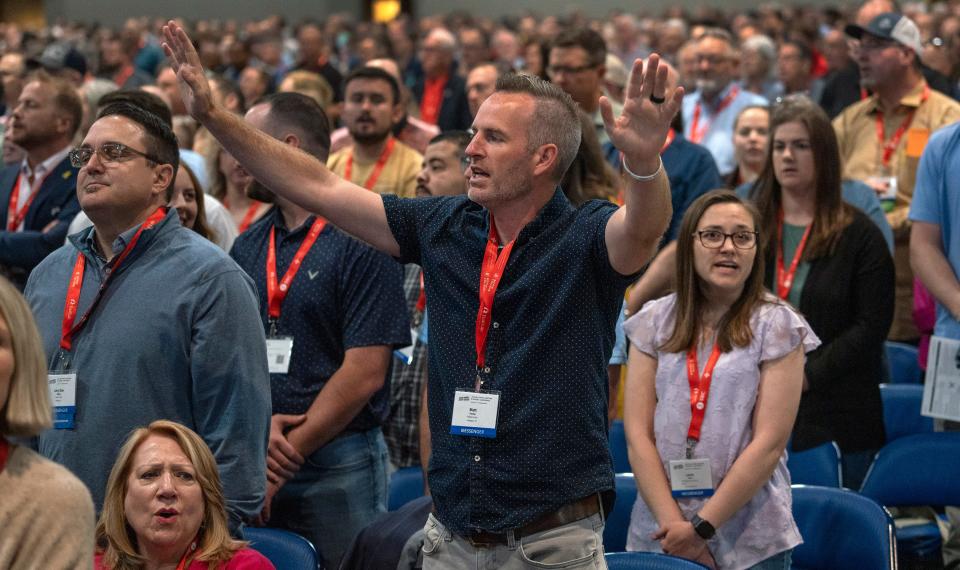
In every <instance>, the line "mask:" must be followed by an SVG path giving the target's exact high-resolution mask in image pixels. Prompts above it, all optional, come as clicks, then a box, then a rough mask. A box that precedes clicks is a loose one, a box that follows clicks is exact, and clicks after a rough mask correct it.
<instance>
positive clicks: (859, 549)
mask: <svg viewBox="0 0 960 570" xmlns="http://www.w3.org/2000/svg"><path fill="white" fill-rule="evenodd" d="M791 490H792V491H793V518H794V520H795V521H796V522H797V526H798V527H799V528H800V535H801V536H802V537H803V544H801V545H800V546H798V547H797V548H796V549H794V551H793V568H794V570H801V569H806V570H814V569H816V570H840V569H844V570H846V569H849V568H850V567H851V563H852V562H854V561H856V567H857V568H871V569H876V570H881V569H884V570H887V569H890V570H892V569H893V568H896V559H897V554H896V542H895V540H894V537H893V532H894V529H893V519H892V518H891V517H890V513H888V512H887V510H886V509H885V508H883V507H882V506H880V505H879V504H877V503H876V502H875V501H873V500H871V499H869V498H867V497H864V496H862V495H858V494H857V493H854V492H853V491H848V490H846V489H833V488H829V487H815V486H807V485H794V486H793V487H791Z"/></svg>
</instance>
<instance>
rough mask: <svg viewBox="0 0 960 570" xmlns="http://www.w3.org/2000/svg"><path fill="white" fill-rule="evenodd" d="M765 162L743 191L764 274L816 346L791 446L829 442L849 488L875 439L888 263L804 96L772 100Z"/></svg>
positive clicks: (828, 128)
mask: <svg viewBox="0 0 960 570" xmlns="http://www.w3.org/2000/svg"><path fill="white" fill-rule="evenodd" d="M770 132H771V144H770V149H769V150H768V155H767V163H766V166H765V167H764V170H763V172H762V173H761V174H760V177H759V178H758V179H757V182H756V184H754V186H753V188H752V189H751V191H750V197H751V199H752V200H753V201H754V202H755V203H756V205H757V208H758V209H759V211H760V216H761V220H762V222H761V224H762V225H763V227H766V228H770V229H771V231H770V232H769V233H768V235H767V236H766V238H765V241H766V245H767V259H766V261H767V263H768V265H767V272H766V279H765V282H766V284H767V286H768V287H769V288H770V289H771V290H772V291H773V292H774V293H776V294H777V296H779V297H781V298H783V299H786V300H788V301H789V302H790V303H791V304H792V305H793V306H795V307H797V308H799V309H800V312H802V313H803V314H804V316H805V317H806V318H807V320H808V321H809V322H810V325H811V326H812V327H813V330H814V331H815V332H816V333H817V336H819V337H820V339H821V340H822V341H823V345H822V346H821V347H820V348H819V349H818V350H816V351H814V352H812V353H811V354H810V357H809V359H808V360H807V364H806V366H805V368H804V394H803V399H802V400H801V402H800V412H799V414H798V416H797V421H796V426H795V427H794V433H793V442H792V448H793V449H794V450H796V451H801V450H804V449H808V448H810V447H814V446H817V445H820V444H821V443H824V442H827V441H831V440H832V441H836V442H837V443H838V444H839V446H840V450H841V452H842V467H843V484H844V486H845V487H849V488H851V489H858V488H859V487H860V482H861V481H862V480H863V477H864V475H866V471H867V468H868V467H869V466H870V462H871V461H872V460H873V456H874V454H875V453H876V451H877V450H878V449H879V448H880V447H881V446H882V445H883V442H884V439H885V434H884V430H883V407H882V403H881V400H880V388H879V385H878V382H879V378H881V366H882V365H883V343H884V340H885V339H886V336H887V331H888V330H889V329H890V323H891V322H892V319H893V304H894V269H893V260H892V258H891V257H890V253H889V250H888V249H887V245H886V242H885V241H884V239H883V235H882V234H881V233H880V230H879V229H878V228H877V226H876V225H875V224H874V223H872V222H871V221H870V220H869V218H867V217H866V215H865V214H863V213H862V212H861V211H860V210H857V209H856V208H853V207H851V206H850V205H848V204H846V203H844V201H843V199H842V195H841V178H840V176H841V162H840V153H839V150H838V144H837V137H836V135H835V133H834V130H833V127H832V125H831V124H830V119H829V118H828V117H827V115H826V113H824V112H823V110H822V109H821V108H820V107H819V106H817V105H816V104H815V103H813V102H812V101H811V100H810V99H809V98H807V97H804V96H793V97H787V98H786V99H784V100H783V101H782V102H781V103H780V104H779V105H777V106H776V107H774V109H773V114H772V116H771V122H770Z"/></svg>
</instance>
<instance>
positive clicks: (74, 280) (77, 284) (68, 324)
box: [60, 208, 167, 350]
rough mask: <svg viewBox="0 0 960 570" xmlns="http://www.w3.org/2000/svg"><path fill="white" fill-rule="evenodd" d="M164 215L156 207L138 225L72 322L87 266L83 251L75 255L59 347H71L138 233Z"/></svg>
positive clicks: (130, 249)
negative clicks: (101, 281)
mask: <svg viewBox="0 0 960 570" xmlns="http://www.w3.org/2000/svg"><path fill="white" fill-rule="evenodd" d="M166 215H167V210H166V208H157V211H155V212H154V213H152V214H150V217H149V218H147V219H146V221H144V222H143V225H141V226H140V229H138V230H137V233H135V234H133V238H131V239H130V242H129V243H128V244H127V247H125V248H123V251H122V252H121V253H120V255H118V256H117V257H115V258H114V261H113V262H112V263H109V264H108V265H107V276H106V279H104V280H103V283H101V284H100V290H99V291H97V296H96V297H95V298H94V299H93V303H91V304H90V308H89V309H87V312H86V313H84V314H83V316H82V317H80V321H79V322H77V323H76V324H74V321H75V320H76V318H77V308H78V305H79V304H80V291H81V290H82V289H83V271H84V269H86V266H87V258H86V257H84V255H83V253H80V254H79V255H77V262H76V263H75V264H74V266H73V274H72V275H71V277H70V283H69V284H68V285H67V300H66V302H65V303H64V305H63V327H62V329H61V331H62V336H61V337H60V348H62V349H63V350H70V349H71V348H72V347H73V335H75V334H76V333H77V332H79V331H80V329H82V328H83V327H84V325H86V324H87V321H89V320H90V315H91V314H92V313H93V311H94V310H96V308H97V305H99V304H100V300H101V299H102V298H103V293H104V292H105V291H106V290H107V286H109V285H110V280H111V279H112V278H113V276H114V275H116V273H117V270H119V269H120V264H122V263H123V260H125V259H126V258H127V256H128V255H130V252H131V251H133V248H134V247H136V245H137V242H138V241H139V240H140V234H142V233H143V231H144V230H149V229H152V228H153V226H155V225H157V224H158V223H159V222H160V221H161V220H163V218H164V216H166Z"/></svg>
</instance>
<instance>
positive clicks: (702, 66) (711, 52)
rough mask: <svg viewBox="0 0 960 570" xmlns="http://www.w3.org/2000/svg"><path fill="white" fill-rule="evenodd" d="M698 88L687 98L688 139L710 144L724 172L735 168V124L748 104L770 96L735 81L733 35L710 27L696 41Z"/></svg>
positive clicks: (685, 119) (686, 123)
mask: <svg viewBox="0 0 960 570" xmlns="http://www.w3.org/2000/svg"><path fill="white" fill-rule="evenodd" d="M694 54H695V58H696V64H697V67H696V78H697V80H696V85H697V90H696V92H694V93H693V94H692V95H691V96H690V97H686V98H684V100H683V111H682V112H683V129H684V131H683V134H684V136H685V137H686V139H687V140H689V141H690V142H694V143H697V144H702V145H703V146H705V147H707V150H709V151H710V154H712V155H713V159H714V161H716V163H717V170H719V171H720V176H727V175H728V174H730V173H731V172H733V169H734V167H735V166H736V160H735V159H734V155H733V124H734V122H735V121H736V118H737V115H739V114H740V111H741V110H742V109H743V108H744V107H749V106H751V105H766V104H767V100H766V99H765V98H763V97H761V96H760V95H757V94H755V93H750V92H749V91H746V90H745V89H743V88H741V87H740V85H739V84H737V83H736V82H735V81H734V78H735V77H736V73H737V63H738V58H739V56H738V54H737V46H736V44H735V43H734V39H733V36H731V35H730V33H729V32H727V31H726V30H721V29H718V28H710V29H708V30H707V31H706V32H704V34H703V35H702V36H701V37H700V39H699V40H698V41H697V43H696V44H695V48H694Z"/></svg>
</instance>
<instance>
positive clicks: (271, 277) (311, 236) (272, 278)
mask: <svg viewBox="0 0 960 570" xmlns="http://www.w3.org/2000/svg"><path fill="white" fill-rule="evenodd" d="M326 225H327V220H325V219H323V218H317V219H315V220H314V221H313V225H312V226H310V231H309V232H308V233H307V237H305V238H304V239H303V242H302V243H301V244H300V247H299V248H297V253H295V254H294V256H293V261H291V262H290V266H289V267H287V271H286V273H284V274H283V279H281V280H280V283H279V284H278V283H277V238H276V226H274V227H271V228H270V245H269V246H268V247H267V315H268V316H269V320H270V322H271V325H270V326H271V329H273V327H274V326H275V324H276V322H277V321H279V320H280V306H281V305H283V300H284V299H286V298H287V293H289V292H290V285H291V284H292V283H293V278H294V277H296V276H297V271H300V265H301V264H302V263H303V258H305V257H306V256H307V252H308V251H310V248H311V247H313V244H314V243H315V242H316V241H317V238H318V237H320V233H321V232H323V228H324V227H325V226H326ZM274 332H275V331H272V332H271V334H274Z"/></svg>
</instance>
